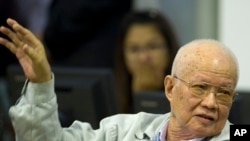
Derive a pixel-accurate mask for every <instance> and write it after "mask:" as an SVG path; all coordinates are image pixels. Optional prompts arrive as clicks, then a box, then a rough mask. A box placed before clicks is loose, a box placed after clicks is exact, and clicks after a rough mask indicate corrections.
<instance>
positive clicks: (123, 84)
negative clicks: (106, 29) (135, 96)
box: [115, 10, 179, 112]
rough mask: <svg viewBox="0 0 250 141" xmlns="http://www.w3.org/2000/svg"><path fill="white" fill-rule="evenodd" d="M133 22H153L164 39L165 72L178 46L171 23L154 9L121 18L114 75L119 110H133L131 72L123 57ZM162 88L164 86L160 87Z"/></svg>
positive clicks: (168, 69) (134, 12)
mask: <svg viewBox="0 0 250 141" xmlns="http://www.w3.org/2000/svg"><path fill="white" fill-rule="evenodd" d="M134 24H153V25H154V26H155V27H156V29H158V31H159V33H160V34H161V35H162V36H163V38H164V40H165V41H166V44H167V45H166V47H168V49H169V65H168V66H167V68H166V70H165V74H170V72H171V67H172V62H173V59H174V57H175V55H176V53H177V50H178V48H179V42H178V40H177V36H176V34H175V31H174V30H173V27H172V25H171V23H170V22H169V21H168V20H167V18H166V16H164V15H162V14H161V13H160V12H159V11H156V10H146V11H132V12H129V13H128V14H127V15H126V16H125V17H124V19H123V21H122V24H121V27H120V31H119V34H118V46H117V48H116V50H115V77H116V89H117V90H116V93H117V97H118V106H120V107H119V109H120V112H133V111H132V107H133V105H132V104H133V102H132V89H131V87H132V86H131V79H132V78H131V77H132V76H131V74H130V73H129V72H128V68H127V66H126V64H125V59H124V40H125V38H126V35H127V32H128V30H129V28H130V27H131V26H132V25H134ZM162 89H164V88H162Z"/></svg>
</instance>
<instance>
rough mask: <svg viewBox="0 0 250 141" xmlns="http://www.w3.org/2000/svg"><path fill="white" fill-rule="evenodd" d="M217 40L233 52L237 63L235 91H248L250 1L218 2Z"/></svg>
mask: <svg viewBox="0 0 250 141" xmlns="http://www.w3.org/2000/svg"><path fill="white" fill-rule="evenodd" d="M218 29H219V32H218V34H219V36H218V37H219V40H221V41H222V42H223V43H224V44H226V45H228V47H229V48H231V49H232V50H233V52H234V53H235V54H236V57H237V58H238V61H239V66H240V79H239V84H238V87H237V89H240V90H248V91H249V90H250V1H249V0H220V3H219V28H218Z"/></svg>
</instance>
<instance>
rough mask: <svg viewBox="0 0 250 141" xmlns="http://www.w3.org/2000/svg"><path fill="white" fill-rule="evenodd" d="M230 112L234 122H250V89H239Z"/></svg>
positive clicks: (230, 117) (231, 119)
mask: <svg viewBox="0 0 250 141" xmlns="http://www.w3.org/2000/svg"><path fill="white" fill-rule="evenodd" d="M238 93H239V94H238V96H236V98H235V100H234V102H233V105H232V108H231V110H230V114H229V118H228V119H229V121H231V122H232V123H233V124H250V91H239V92H238Z"/></svg>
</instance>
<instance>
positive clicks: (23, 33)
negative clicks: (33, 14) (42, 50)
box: [7, 18, 38, 47]
mask: <svg viewBox="0 0 250 141" xmlns="http://www.w3.org/2000/svg"><path fill="white" fill-rule="evenodd" d="M7 23H8V24H9V26H11V27H12V29H13V30H14V31H15V32H16V34H17V36H18V37H19V38H20V39H21V40H23V41H24V42H26V43H27V44H29V45H31V47H36V45H37V44H38V40H37V38H36V36H35V35H34V34H33V33H32V32H31V31H29V30H28V29H26V28H25V27H23V26H22V25H20V24H19V23H18V22H17V21H15V20H13V19H10V18H9V19H7Z"/></svg>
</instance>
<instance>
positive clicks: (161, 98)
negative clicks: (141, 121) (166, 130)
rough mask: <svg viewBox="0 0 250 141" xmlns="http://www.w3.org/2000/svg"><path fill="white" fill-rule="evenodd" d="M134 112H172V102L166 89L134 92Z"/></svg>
mask: <svg viewBox="0 0 250 141" xmlns="http://www.w3.org/2000/svg"><path fill="white" fill-rule="evenodd" d="M133 106H134V108H133V109H134V112H135V113H137V112H148V113H155V114H164V113H167V112H170V104H169V101H168V99H167V98H166V96H165V92H164V91H145V92H137V93H135V94H133Z"/></svg>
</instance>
